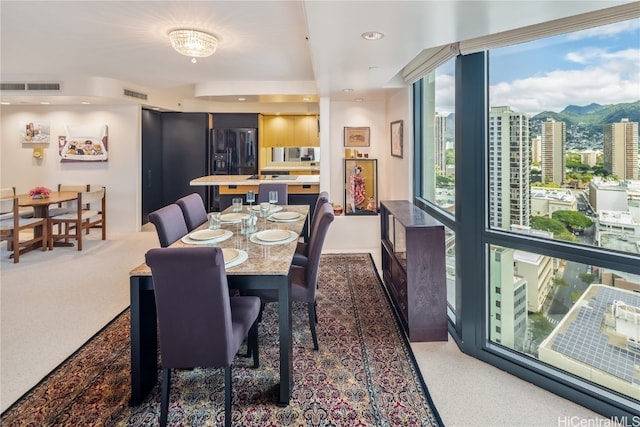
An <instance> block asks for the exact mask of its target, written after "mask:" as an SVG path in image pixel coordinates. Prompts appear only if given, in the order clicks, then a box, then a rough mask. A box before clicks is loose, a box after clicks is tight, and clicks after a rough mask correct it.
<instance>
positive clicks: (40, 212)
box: [17, 191, 78, 249]
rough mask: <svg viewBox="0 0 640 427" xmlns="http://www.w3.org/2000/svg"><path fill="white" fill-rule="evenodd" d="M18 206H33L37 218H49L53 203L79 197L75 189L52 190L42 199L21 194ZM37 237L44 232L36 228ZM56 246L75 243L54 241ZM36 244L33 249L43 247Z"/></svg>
mask: <svg viewBox="0 0 640 427" xmlns="http://www.w3.org/2000/svg"><path fill="white" fill-rule="evenodd" d="M17 197H18V206H20V207H32V208H33V216H34V217H36V218H46V219H47V221H48V220H49V206H51V205H53V204H58V203H63V202H71V201H73V200H77V199H78V193H77V192H75V191H52V192H51V193H50V194H49V197H46V198H42V199H34V198H32V197H31V196H30V195H28V194H19V195H18V196H17ZM34 234H35V237H40V236H41V234H42V232H41V231H40V230H39V229H37V228H36V229H35V230H34ZM54 245H55V246H73V243H64V242H54ZM41 246H42V245H40V246H34V247H33V248H32V249H35V248H38V247H41Z"/></svg>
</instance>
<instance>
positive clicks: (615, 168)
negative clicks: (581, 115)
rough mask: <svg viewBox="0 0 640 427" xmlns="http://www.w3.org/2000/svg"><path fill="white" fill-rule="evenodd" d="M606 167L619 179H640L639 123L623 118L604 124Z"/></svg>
mask: <svg viewBox="0 0 640 427" xmlns="http://www.w3.org/2000/svg"><path fill="white" fill-rule="evenodd" d="M604 169H605V170H606V171H607V172H609V173H611V174H613V175H615V177H616V178H617V179H620V180H625V179H638V123H637V122H630V121H629V119H622V120H620V122H619V123H609V124H608V125H605V126H604Z"/></svg>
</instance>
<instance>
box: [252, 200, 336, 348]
mask: <svg viewBox="0 0 640 427" xmlns="http://www.w3.org/2000/svg"><path fill="white" fill-rule="evenodd" d="M318 209H319V210H318V212H317V213H316V215H317V216H318V219H317V221H315V224H314V226H313V230H312V231H311V238H310V241H309V256H308V257H307V264H306V266H304V267H302V266H298V265H292V266H291V269H290V270H289V281H290V282H291V301H298V302H305V303H307V308H308V311H309V328H310V329H311V337H312V338H313V349H314V350H316V351H317V350H318V336H317V334H316V323H317V319H318V315H317V311H316V291H317V289H318V272H319V268H320V255H321V254H322V246H323V245H324V239H325V237H326V236H327V231H328V230H329V226H330V225H331V223H332V222H333V220H334V218H335V217H334V215H333V208H332V207H331V205H330V204H329V203H325V204H323V205H322V206H320V208H318ZM246 294H247V295H255V296H259V297H260V299H261V301H262V304H263V305H264V304H266V303H270V302H275V301H277V300H278V295H277V294H276V293H275V292H273V291H261V290H253V289H252V290H247V291H246ZM261 310H262V308H261ZM261 312H262V311H261ZM249 354H250V353H247V355H249Z"/></svg>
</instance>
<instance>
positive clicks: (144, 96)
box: [124, 89, 147, 101]
mask: <svg viewBox="0 0 640 427" xmlns="http://www.w3.org/2000/svg"><path fill="white" fill-rule="evenodd" d="M124 95H125V96H130V97H132V98H138V99H144V100H145V101H146V100H147V94H146V93H140V92H135V91H133V90H129V89H125V90H124Z"/></svg>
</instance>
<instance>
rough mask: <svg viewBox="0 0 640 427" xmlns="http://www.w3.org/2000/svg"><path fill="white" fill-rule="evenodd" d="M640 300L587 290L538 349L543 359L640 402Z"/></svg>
mask: <svg viewBox="0 0 640 427" xmlns="http://www.w3.org/2000/svg"><path fill="white" fill-rule="evenodd" d="M639 334H640V294H639V293H637V292H631V291H628V290H624V289H618V288H613V287H610V286H606V285H602V284H593V285H591V286H589V288H587V290H586V291H585V292H584V293H583V294H582V296H581V297H580V299H579V300H578V301H577V302H576V303H575V304H574V305H573V307H572V308H571V310H570V311H569V313H568V314H567V315H566V316H565V317H564V319H562V321H561V322H560V323H559V324H558V325H557V326H556V327H555V329H554V330H553V332H552V333H551V334H550V335H549V336H548V337H547V338H546V339H545V340H544V341H543V342H542V344H541V345H540V347H539V348H538V352H539V359H540V360H541V361H543V362H546V363H549V364H551V365H554V366H559V367H561V368H562V369H564V370H565V371H567V372H569V373H572V374H574V375H577V376H579V377H582V378H587V379H589V380H591V381H594V382H597V383H598V384H602V385H604V386H605V387H608V388H609V389H611V390H614V391H617V392H620V393H624V394H626V395H628V396H631V397H632V398H634V399H636V400H640V370H638V367H639V366H640V350H639V348H638V346H637V345H636V343H637V342H638V339H639V338H640V336H639Z"/></svg>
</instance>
